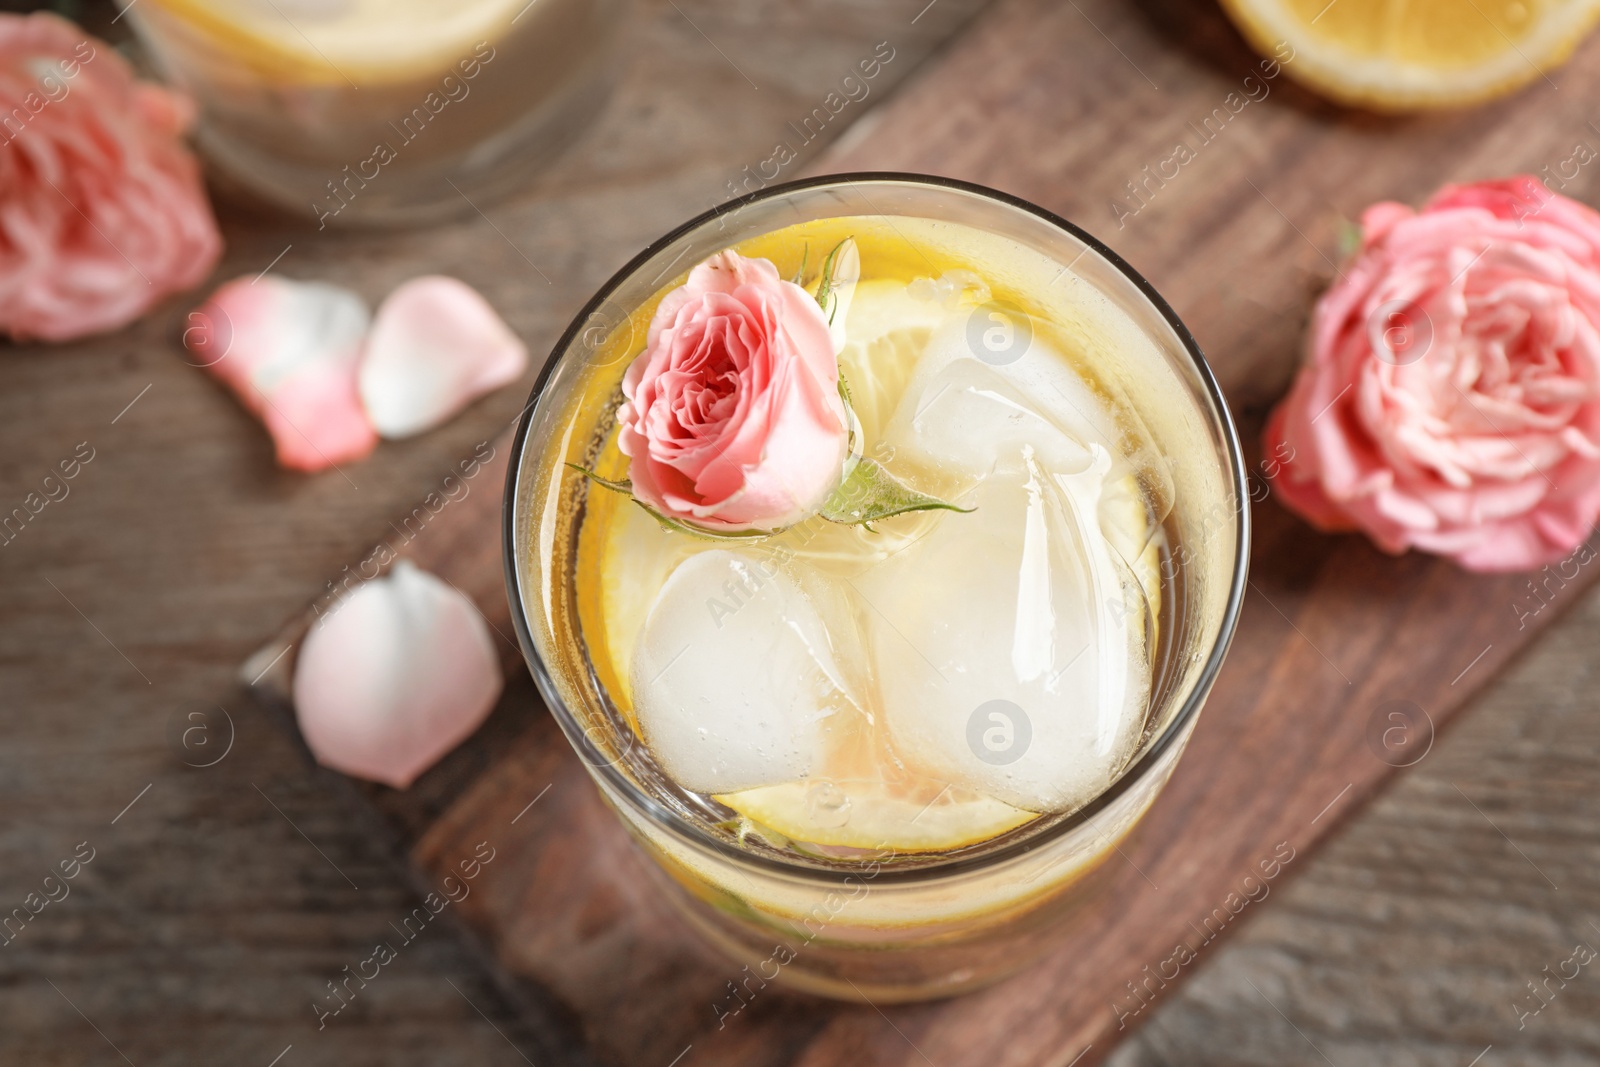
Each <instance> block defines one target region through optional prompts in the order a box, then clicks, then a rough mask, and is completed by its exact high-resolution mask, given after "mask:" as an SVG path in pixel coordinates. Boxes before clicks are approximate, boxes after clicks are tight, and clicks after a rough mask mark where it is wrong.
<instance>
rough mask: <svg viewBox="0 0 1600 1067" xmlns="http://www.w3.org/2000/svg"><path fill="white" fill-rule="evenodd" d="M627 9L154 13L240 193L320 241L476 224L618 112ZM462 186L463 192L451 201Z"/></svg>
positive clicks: (484, 0) (281, 7)
mask: <svg viewBox="0 0 1600 1067" xmlns="http://www.w3.org/2000/svg"><path fill="white" fill-rule="evenodd" d="M623 6H624V0H538V2H537V3H530V2H529V0H140V2H138V3H136V4H133V5H130V6H129V7H128V8H127V10H128V14H129V17H130V18H131V19H132V20H133V22H134V24H135V27H136V28H137V29H138V31H139V34H140V37H141V40H142V41H143V42H144V43H145V45H146V47H147V48H148V49H149V50H150V52H151V54H152V57H153V59H154V61H155V63H156V65H157V66H158V67H159V68H161V70H162V72H163V74H164V75H165V76H166V77H167V78H168V79H169V80H171V81H173V82H175V83H176V84H178V85H179V86H182V87H184V88H186V89H188V90H189V91H190V93H191V94H192V95H193V96H194V98H195V100H196V102H197V103H198V104H199V105H200V122H199V129H198V131H197V133H198V140H199V143H200V146H201V148H202V149H203V150H204V151H205V152H206V154H207V156H208V158H209V159H210V160H211V162H212V163H213V164H214V165H215V166H216V167H217V168H219V170H220V171H221V173H222V174H223V175H224V176H225V177H226V178H227V179H229V180H230V181H231V182H233V183H235V184H236V185H239V186H242V187H244V188H246V189H248V190H249V191H251V192H253V193H255V194H256V195H258V196H260V197H263V198H265V199H267V200H270V201H273V202H275V203H277V204H279V205H281V206H282V207H284V208H287V209H288V210H290V211H293V212H295V213H297V214H303V215H306V216H307V217H310V218H313V219H316V220H317V221H318V223H319V226H326V225H329V224H331V223H349V222H369V223H370V222H377V223H394V222H417V221H419V220H425V219H428V218H436V217H441V216H444V215H449V214H460V213H468V212H471V211H472V203H471V202H469V201H473V200H475V199H476V198H478V197H488V196H493V195H497V194H499V193H502V192H507V191H510V190H513V189H515V188H516V187H517V186H518V185H519V184H521V183H522V182H524V181H525V179H526V176H527V174H528V172H529V170H530V169H531V168H533V167H536V166H537V165H538V164H539V163H541V162H543V161H544V160H545V159H547V158H548V157H549V156H551V155H552V154H553V153H554V152H555V151H556V150H557V149H558V147H559V146H560V145H561V144H562V143H563V142H564V141H565V140H567V139H568V138H570V137H571V136H573V135H574V134H575V133H576V132H577V131H578V129H579V128H580V127H581V125H582V124H583V123H584V122H585V121H586V120H587V118H588V117H589V116H590V115H592V113H593V111H594V110H595V109H596V108H598V106H599V105H600V104H601V103H602V102H603V101H604V99H605V97H606V74H607V65H606V59H607V54H608V50H609V45H610V43H611V40H612V38H613V36H614V33H615V30H616V28H617V26H618V24H619V22H620V14H621V11H622V8H623ZM452 183H453V186H452Z"/></svg>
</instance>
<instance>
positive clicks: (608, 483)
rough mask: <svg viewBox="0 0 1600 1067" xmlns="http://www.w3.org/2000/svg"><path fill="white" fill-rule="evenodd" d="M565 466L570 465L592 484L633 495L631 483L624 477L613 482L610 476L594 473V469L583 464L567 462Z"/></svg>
mask: <svg viewBox="0 0 1600 1067" xmlns="http://www.w3.org/2000/svg"><path fill="white" fill-rule="evenodd" d="M567 466H568V467H571V468H572V469H573V470H575V471H577V472H578V473H579V474H581V475H583V476H584V477H585V478H587V479H589V480H590V481H591V482H593V483H594V484H596V485H603V486H605V487H606V488H607V489H609V490H611V491H612V492H613V493H627V494H628V495H629V496H632V495H633V483H632V482H630V481H627V480H626V479H624V480H623V481H620V482H614V481H612V480H611V479H610V478H605V477H602V476H600V475H598V474H596V473H595V472H594V471H592V470H590V469H589V468H588V467H583V466H580V465H578V464H576V463H568V464H567Z"/></svg>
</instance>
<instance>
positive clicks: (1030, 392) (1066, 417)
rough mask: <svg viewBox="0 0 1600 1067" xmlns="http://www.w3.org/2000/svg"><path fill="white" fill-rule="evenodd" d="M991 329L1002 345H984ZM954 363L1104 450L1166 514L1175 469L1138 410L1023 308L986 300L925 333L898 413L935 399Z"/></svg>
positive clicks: (1072, 435)
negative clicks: (1092, 379) (1082, 370)
mask: <svg viewBox="0 0 1600 1067" xmlns="http://www.w3.org/2000/svg"><path fill="white" fill-rule="evenodd" d="M997 324H1003V325H1004V327H1005V328H1004V329H1001V326H1000V325H997ZM991 331H999V334H1000V336H1001V337H1002V338H1003V340H1004V341H1005V343H1003V344H1000V345H999V346H998V347H997V348H991V347H989V342H988V340H986V338H988V337H989V334H990V332H991ZM956 368H966V369H968V370H969V371H975V372H987V373H986V374H976V375H972V376H969V379H968V381H969V382H972V381H975V380H977V379H987V380H989V381H991V382H995V381H1003V382H1004V383H1005V384H1006V385H1007V386H1009V387H1010V390H1011V393H1010V395H1011V396H1012V397H1014V398H1021V400H1022V401H1023V402H1024V403H1025V405H1026V407H1027V408H1028V410H1029V411H1030V412H1032V413H1033V414H1034V415H1036V416H1037V417H1038V418H1039V419H1041V420H1043V421H1045V422H1048V423H1049V424H1051V425H1053V426H1055V427H1056V428H1057V429H1059V430H1061V431H1062V432H1063V433H1065V434H1066V435H1067V436H1068V437H1069V438H1071V439H1072V440H1074V441H1078V442H1081V443H1083V444H1085V445H1088V444H1098V445H1100V446H1101V447H1103V448H1105V449H1106V450H1107V451H1108V452H1110V453H1111V455H1112V456H1114V457H1117V466H1118V467H1119V468H1121V469H1124V470H1127V471H1129V472H1131V473H1133V474H1134V475H1135V476H1136V478H1137V479H1138V481H1139V482H1140V483H1141V484H1142V485H1143V486H1144V487H1145V495H1146V496H1148V497H1150V498H1151V500H1152V501H1153V502H1157V503H1158V504H1160V506H1161V508H1162V512H1163V513H1164V508H1165V506H1166V505H1167V504H1168V503H1170V501H1171V499H1172V493H1173V488H1172V472H1171V470H1170V468H1169V467H1168V464H1167V461H1166V458H1165V457H1164V456H1162V455H1161V454H1160V451H1159V450H1158V449H1157V448H1155V447H1154V446H1153V444H1152V443H1151V440H1150V435H1149V433H1148V431H1147V430H1146V429H1145V427H1144V426H1143V424H1142V423H1141V422H1140V419H1139V416H1138V413H1137V412H1136V411H1135V410H1134V409H1133V408H1132V407H1131V406H1126V405H1121V406H1118V407H1116V408H1115V409H1114V408H1113V406H1112V404H1111V403H1109V402H1108V401H1107V399H1106V398H1105V397H1102V396H1101V395H1100V394H1099V393H1098V392H1096V390H1095V389H1094V388H1092V387H1091V386H1090V385H1089V384H1088V382H1087V381H1085V380H1084V378H1083V377H1082V376H1081V375H1080V374H1079V373H1078V371H1077V370H1075V369H1074V367H1073V363H1072V360H1071V359H1069V358H1068V357H1067V355H1066V354H1065V353H1063V352H1062V351H1061V350H1060V349H1059V348H1057V347H1056V346H1055V345H1053V344H1051V342H1050V341H1049V339H1048V338H1047V337H1046V336H1044V334H1043V332H1042V331H1041V330H1039V329H1036V328H1034V326H1033V325H1032V320H1031V319H1029V318H1028V317H1027V316H1026V315H1025V314H1024V313H1022V312H1021V311H1019V310H1017V309H1015V308H1008V307H1005V306H1003V305H1000V304H995V303H993V302H991V303H986V304H983V305H981V306H979V307H977V308H974V309H972V310H970V311H968V312H966V313H965V314H961V315H952V316H950V317H948V318H947V319H945V320H944V322H943V323H942V324H941V325H940V326H939V327H938V328H937V329H936V330H934V331H933V333H932V334H931V335H930V337H929V339H928V342H927V346H926V348H925V349H924V351H923V353H922V355H921V357H920V358H919V359H918V361H917V366H916V371H915V373H914V374H913V375H912V377H911V380H910V382H908V383H907V385H906V387H905V391H904V395H903V399H902V401H901V409H902V411H903V410H904V409H905V408H906V405H908V404H910V405H913V407H912V410H913V411H918V410H921V409H922V408H923V407H925V406H927V405H929V404H930V403H932V402H933V398H934V397H936V396H937V395H938V394H939V391H940V389H941V387H945V386H947V385H948V379H947V378H945V377H944V375H945V374H947V373H949V372H951V371H953V370H955V369H956ZM985 388H989V389H992V388H993V386H987V387H985ZM896 414H897V415H899V414H900V412H897V413H896ZM935 425H937V423H936V424H935ZM1040 458H1041V459H1044V460H1046V461H1047V465H1048V457H1047V456H1045V455H1044V454H1043V453H1041V457H1040Z"/></svg>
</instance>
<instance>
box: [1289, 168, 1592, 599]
mask: <svg viewBox="0 0 1600 1067" xmlns="http://www.w3.org/2000/svg"><path fill="white" fill-rule="evenodd" d="M1361 226H1362V241H1361V248H1360V251H1359V252H1358V254H1357V255H1356V256H1355V258H1354V260H1353V261H1352V262H1351V263H1350V264H1349V265H1348V266H1347V267H1346V268H1345V271H1344V274H1343V276H1342V277H1341V278H1340V280H1339V281H1337V282H1335V283H1334V284H1333V286H1332V287H1330V288H1329V289H1328V291H1327V292H1326V293H1324V294H1323V296H1322V298H1321V299H1320V300H1319V301H1318V302H1317V306H1316V311H1315V314H1314V316H1313V319H1312V324H1311V333H1310V338H1309V359H1308V362H1307V364H1306V366H1305V367H1304V368H1303V369H1302V370H1301V372H1300V376H1299V377H1298V378H1297V379H1296V381H1295V383H1294V387H1293V388H1292V389H1291V390H1290V392H1289V395H1288V396H1287V397H1286V398H1285V400H1284V401H1283V403H1282V404H1280V405H1279V407H1278V409H1277V410H1276V411H1275V412H1274V413H1273V416H1272V419H1271V420H1270V422H1269V424H1268V426H1267V432H1266V441H1267V451H1268V453H1269V454H1273V453H1276V455H1277V457H1278V459H1279V460H1280V462H1281V464H1282V470H1281V474H1280V476H1279V477H1278V478H1277V481H1276V485H1277V487H1278V490H1279V492H1280V493H1281V494H1282V499H1283V500H1284V502H1285V503H1286V504H1287V505H1288V506H1289V507H1290V508H1292V509H1293V510H1295V511H1297V512H1299V513H1300V514H1301V515H1303V516H1304V517H1305V518H1307V519H1308V520H1310V521H1311V523H1312V524H1313V525H1316V526H1318V527H1320V528H1322V529H1325V530H1347V529H1361V530H1364V531H1365V532H1366V533H1367V534H1368V535H1369V536H1371V537H1372V539H1373V540H1374V541H1376V542H1377V544H1378V546H1379V547H1380V548H1382V549H1384V550H1385V551H1388V552H1394V553H1399V552H1403V551H1405V550H1406V549H1408V548H1418V549H1421V550H1423V551H1425V552H1435V553H1438V554H1440V555H1444V556H1448V557H1451V558H1452V559H1454V560H1455V561H1456V562H1457V563H1458V564H1460V565H1461V566H1463V567H1465V568H1467V569H1469V570H1476V571H1517V570H1531V569H1534V568H1537V567H1540V566H1542V565H1544V564H1547V563H1550V562H1553V561H1555V560H1559V559H1561V558H1562V557H1564V556H1567V555H1569V554H1571V553H1572V552H1573V550H1574V549H1576V548H1577V547H1578V545H1579V544H1580V543H1582V542H1583V540H1584V539H1585V538H1586V537H1588V535H1589V533H1590V531H1591V530H1592V529H1593V528H1594V525H1595V520H1596V518H1597V516H1600V214H1596V213H1595V212H1594V211H1592V210H1591V209H1589V208H1588V207H1585V206H1584V205H1582V204H1579V203H1576V202H1575V201H1572V200H1569V199H1567V198H1566V197H1563V196H1558V195H1557V194H1555V193H1553V192H1551V191H1550V190H1549V189H1548V188H1546V187H1545V186H1544V184H1543V183H1541V182H1540V181H1539V180H1538V179H1537V178H1533V177H1528V176H1524V177H1518V178H1510V179H1507V180H1504V181H1493V182H1480V183H1475V184H1472V185H1460V186H1450V187H1447V188H1445V189H1443V190H1441V191H1440V192H1439V194H1438V195H1437V196H1435V197H1434V198H1433V199H1432V200H1431V201H1430V202H1429V203H1428V204H1427V205H1426V206H1425V207H1424V208H1423V209H1422V210H1421V211H1420V212H1413V211H1412V210H1411V209H1409V208H1407V207H1405V206H1404V205H1401V204H1395V203H1380V204H1374V205H1373V206H1372V207H1370V208H1368V209H1367V211H1366V213H1365V214H1364V215H1363V216H1362V219H1361Z"/></svg>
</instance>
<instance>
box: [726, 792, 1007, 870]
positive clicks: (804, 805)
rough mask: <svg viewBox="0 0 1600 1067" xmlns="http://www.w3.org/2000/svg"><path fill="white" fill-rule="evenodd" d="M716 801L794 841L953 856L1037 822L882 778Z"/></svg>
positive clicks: (968, 797) (994, 803)
mask: <svg viewBox="0 0 1600 1067" xmlns="http://www.w3.org/2000/svg"><path fill="white" fill-rule="evenodd" d="M717 799H718V800H720V801H721V802H722V803H724V804H726V805H727V806H728V807H730V808H732V809H733V810H734V811H737V812H738V813H739V814H741V815H743V816H744V817H745V818H747V819H749V820H750V821H751V822H754V823H757V824H759V825H760V826H763V827H766V828H767V829H769V830H774V831H776V832H777V833H780V834H782V835H783V836H784V837H787V838H790V839H792V840H794V841H799V842H806V843H809V844H813V845H822V846H826V847H829V848H859V849H865V850H871V851H877V850H882V849H892V850H894V851H895V852H948V851H950V850H951V849H956V848H961V847H963V846H965V845H975V844H978V843H979V842H981V841H987V840H989V839H990V838H991V837H995V836H997V835H999V834H1003V833H1005V832H1006V831H1008V830H1015V829H1016V828H1017V827H1019V826H1021V825H1023V824H1024V823H1027V822H1030V821H1031V820H1033V819H1036V818H1038V816H1037V815H1035V814H1034V813H1033V812H1031V811H1023V810H1021V809H1020V808H1013V807H1012V806H1011V805H1009V804H1006V803H1003V802H1001V801H998V800H995V799H994V798H992V797H986V796H982V795H981V794H978V793H975V792H973V791H972V790H969V789H960V788H957V787H945V786H941V785H939V784H937V783H934V782H931V781H927V780H919V781H918V782H917V783H916V784H915V785H913V786H910V787H900V788H897V787H896V786H894V785H890V784H886V783H884V782H881V781H843V782H834V781H828V780H818V781H813V782H787V783H785V784H783V785H770V786H764V787H762V788H760V789H747V790H745V791H744V792H742V793H733V794H729V795H727V796H720V797H718V798H717Z"/></svg>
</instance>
